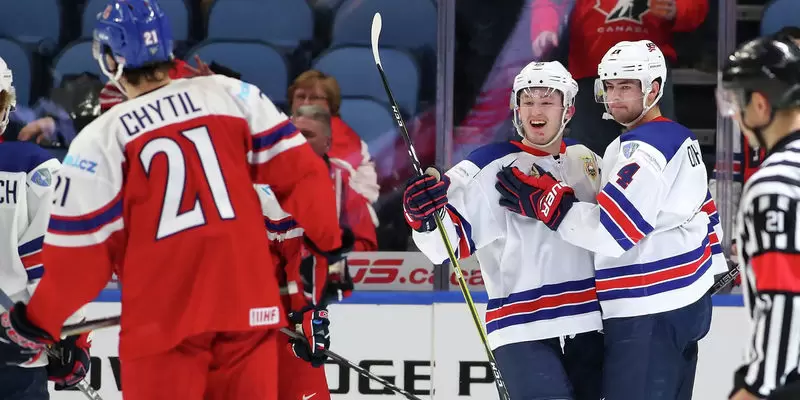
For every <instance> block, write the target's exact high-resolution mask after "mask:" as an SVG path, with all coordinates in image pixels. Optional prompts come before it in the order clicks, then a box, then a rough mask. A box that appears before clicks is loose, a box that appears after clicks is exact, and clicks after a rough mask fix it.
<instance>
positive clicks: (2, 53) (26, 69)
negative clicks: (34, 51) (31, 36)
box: [0, 39, 32, 106]
mask: <svg viewBox="0 0 800 400" xmlns="http://www.w3.org/2000/svg"><path fill="white" fill-rule="evenodd" d="M0 57H3V60H5V62H6V64H8V67H9V68H11V72H12V73H13V74H14V89H16V91H17V104H19V105H25V106H27V105H29V104H30V101H31V98H30V96H31V68H32V65H31V58H30V56H29V55H28V52H27V51H25V49H24V48H23V47H22V45H21V44H19V43H17V42H15V41H13V40H11V39H0Z"/></svg>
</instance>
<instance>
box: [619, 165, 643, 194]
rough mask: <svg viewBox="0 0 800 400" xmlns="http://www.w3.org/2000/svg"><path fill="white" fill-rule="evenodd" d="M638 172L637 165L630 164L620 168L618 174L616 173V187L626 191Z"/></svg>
mask: <svg viewBox="0 0 800 400" xmlns="http://www.w3.org/2000/svg"><path fill="white" fill-rule="evenodd" d="M638 171H639V164H637V163H630V164H628V165H626V166H624V167H622V168H620V170H619V172H617V185H619V187H621V188H623V189H627V188H628V185H630V184H631V181H632V180H633V176H634V175H636V172H638Z"/></svg>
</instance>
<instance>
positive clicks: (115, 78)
mask: <svg viewBox="0 0 800 400" xmlns="http://www.w3.org/2000/svg"><path fill="white" fill-rule="evenodd" d="M97 61H98V63H99V64H100V71H102V72H103V75H105V76H106V77H108V79H109V80H110V81H111V83H112V84H113V85H114V86H116V87H117V89H119V90H120V92H122V94H124V95H125V97H130V96H128V92H127V91H126V90H125V88H124V87H122V84H121V83H119V80H120V78H122V70H123V69H124V68H125V62H124V61H123V62H120V63H118V64H117V69H116V70H115V71H114V72H113V73H112V72H111V71H109V70H108V66H107V65H106V63H105V62H103V61H102V60H97ZM115 61H116V60H115Z"/></svg>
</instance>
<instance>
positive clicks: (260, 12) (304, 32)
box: [207, 0, 314, 49]
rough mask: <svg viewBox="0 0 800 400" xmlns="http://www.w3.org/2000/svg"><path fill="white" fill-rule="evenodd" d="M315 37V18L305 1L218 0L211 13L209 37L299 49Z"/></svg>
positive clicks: (209, 15)
mask: <svg viewBox="0 0 800 400" xmlns="http://www.w3.org/2000/svg"><path fill="white" fill-rule="evenodd" d="M313 36H314V17H313V13H312V11H311V7H310V6H309V5H308V3H306V2H305V1H304V0H292V1H287V0H258V1H253V0H217V1H215V2H214V4H213V5H212V6H211V9H210V10H209V12H208V36H207V37H208V39H225V40H230V39H245V40H259V41H262V42H266V43H269V44H272V45H275V46H278V47H281V48H291V49H294V48H297V47H298V46H299V45H300V43H301V41H306V40H311V39H312V38H313Z"/></svg>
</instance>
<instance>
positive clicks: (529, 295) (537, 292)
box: [486, 278, 594, 311]
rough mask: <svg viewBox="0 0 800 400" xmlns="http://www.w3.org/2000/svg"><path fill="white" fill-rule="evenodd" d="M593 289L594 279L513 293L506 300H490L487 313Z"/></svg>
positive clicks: (554, 284)
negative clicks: (521, 303)
mask: <svg viewBox="0 0 800 400" xmlns="http://www.w3.org/2000/svg"><path fill="white" fill-rule="evenodd" d="M593 287H594V278H586V279H582V280H579V281H568V282H561V283H553V284H549V285H542V286H540V287H538V288H535V289H530V290H526V291H524V292H518V293H511V294H510V295H508V297H505V298H499V299H489V302H488V303H487V304H486V311H491V310H494V309H496V308H500V307H502V306H505V305H508V304H513V303H519V302H522V301H530V300H535V299H538V298H540V297H544V296H553V295H557V294H562V293H566V292H580V291H583V290H586V289H591V288H593Z"/></svg>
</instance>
